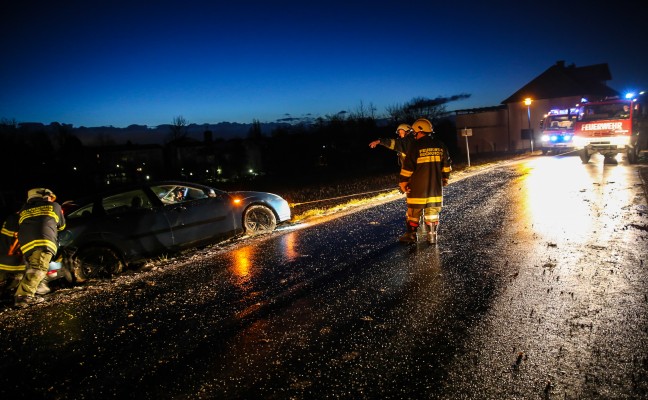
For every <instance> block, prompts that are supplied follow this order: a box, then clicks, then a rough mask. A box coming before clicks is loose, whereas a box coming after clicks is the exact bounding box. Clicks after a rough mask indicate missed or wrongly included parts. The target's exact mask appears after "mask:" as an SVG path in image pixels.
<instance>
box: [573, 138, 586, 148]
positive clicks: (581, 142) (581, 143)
mask: <svg viewBox="0 0 648 400" xmlns="http://www.w3.org/2000/svg"><path fill="white" fill-rule="evenodd" d="M572 143H574V146H576V147H579V148H580V147H584V146H585V144H586V141H585V140H584V139H583V138H581V137H580V136H574V137H573V139H572Z"/></svg>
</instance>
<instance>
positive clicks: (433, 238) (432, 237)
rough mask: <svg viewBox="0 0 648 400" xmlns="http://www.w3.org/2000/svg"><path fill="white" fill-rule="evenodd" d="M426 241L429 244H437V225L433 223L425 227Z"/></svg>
mask: <svg viewBox="0 0 648 400" xmlns="http://www.w3.org/2000/svg"><path fill="white" fill-rule="evenodd" d="M427 229H428V233H427V241H428V243H430V244H436V242H437V232H438V230H439V223H438V222H433V223H431V224H429V225H428V226H427Z"/></svg>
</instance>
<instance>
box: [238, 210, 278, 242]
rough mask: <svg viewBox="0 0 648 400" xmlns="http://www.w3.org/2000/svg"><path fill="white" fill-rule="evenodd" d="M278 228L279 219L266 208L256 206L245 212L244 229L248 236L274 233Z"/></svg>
mask: <svg viewBox="0 0 648 400" xmlns="http://www.w3.org/2000/svg"><path fill="white" fill-rule="evenodd" d="M276 227H277V218H275V215H274V213H273V212H272V210H271V209H269V208H268V207H266V206H261V205H254V206H251V207H250V208H248V209H247V210H245V214H244V215H243V228H244V229H245V233H247V234H248V235H256V234H259V233H267V232H272V231H273V230H274V229H275V228H276Z"/></svg>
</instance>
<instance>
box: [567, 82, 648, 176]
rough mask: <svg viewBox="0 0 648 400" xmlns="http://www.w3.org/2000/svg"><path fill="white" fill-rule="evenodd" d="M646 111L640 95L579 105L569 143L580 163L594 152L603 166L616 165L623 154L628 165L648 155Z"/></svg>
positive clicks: (647, 115)
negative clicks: (572, 134) (599, 155)
mask: <svg viewBox="0 0 648 400" xmlns="http://www.w3.org/2000/svg"><path fill="white" fill-rule="evenodd" d="M647 111H648V110H646V103H645V97H644V92H641V94H640V95H639V96H636V97H635V96H633V95H630V96H626V98H625V99H619V98H615V99H606V100H603V101H596V102H591V103H590V102H584V103H582V105H581V112H580V115H579V117H578V120H577V121H576V123H575V124H574V138H573V143H574V147H575V148H576V150H577V151H578V154H579V156H580V158H581V161H582V162H583V164H586V163H588V162H589V159H590V157H591V156H592V154H595V153H599V154H601V155H603V156H604V158H605V162H606V163H616V155H617V154H619V153H626V155H627V157H628V162H629V163H631V164H634V163H636V162H637V161H638V159H639V157H641V156H642V155H643V154H645V153H647V152H648V112H647Z"/></svg>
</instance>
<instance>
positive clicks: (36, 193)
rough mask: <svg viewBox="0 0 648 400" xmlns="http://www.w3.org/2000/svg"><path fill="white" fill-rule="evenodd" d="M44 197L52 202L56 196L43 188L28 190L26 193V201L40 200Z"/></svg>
mask: <svg viewBox="0 0 648 400" xmlns="http://www.w3.org/2000/svg"><path fill="white" fill-rule="evenodd" d="M46 196H49V197H51V198H52V201H54V200H56V195H55V194H54V192H52V191H51V190H49V189H45V188H35V189H30V190H29V191H28V192H27V201H29V200H31V199H42V198H44V197H46Z"/></svg>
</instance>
